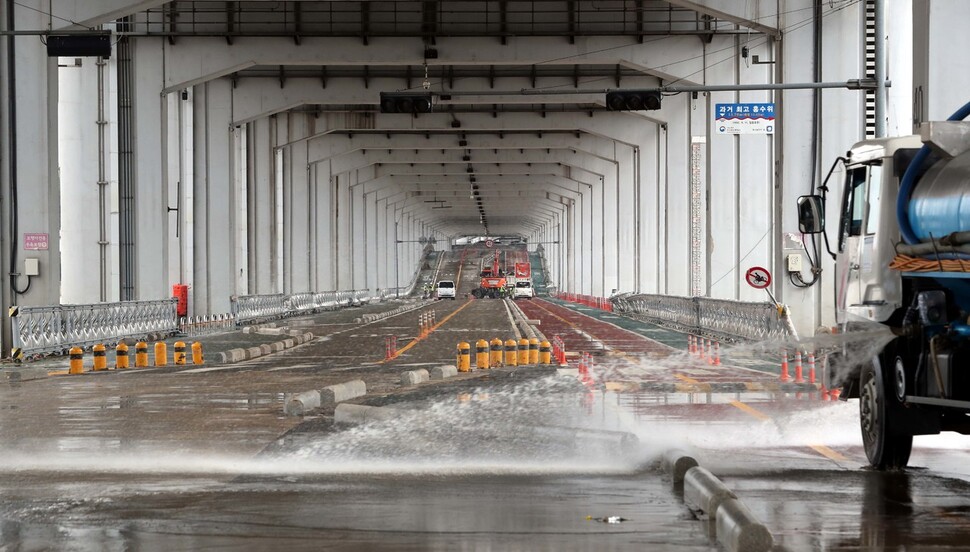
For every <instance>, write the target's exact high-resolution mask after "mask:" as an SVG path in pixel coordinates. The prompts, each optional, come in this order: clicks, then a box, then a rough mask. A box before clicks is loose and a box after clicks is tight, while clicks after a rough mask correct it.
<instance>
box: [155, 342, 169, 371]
mask: <svg viewBox="0 0 970 552" xmlns="http://www.w3.org/2000/svg"><path fill="white" fill-rule="evenodd" d="M166 365H168V346H167V345H165V342H164V341H159V342H158V343H156V344H155V366H166Z"/></svg>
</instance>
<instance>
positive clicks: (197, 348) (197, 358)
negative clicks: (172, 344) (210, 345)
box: [192, 341, 205, 365]
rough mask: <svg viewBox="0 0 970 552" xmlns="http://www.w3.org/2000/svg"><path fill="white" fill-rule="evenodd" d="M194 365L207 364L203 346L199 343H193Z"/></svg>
mask: <svg viewBox="0 0 970 552" xmlns="http://www.w3.org/2000/svg"><path fill="white" fill-rule="evenodd" d="M192 364H197V365H202V364H205V358H204V357H203V356H202V344H201V343H199V342H198V341H196V342H195V343H192Z"/></svg>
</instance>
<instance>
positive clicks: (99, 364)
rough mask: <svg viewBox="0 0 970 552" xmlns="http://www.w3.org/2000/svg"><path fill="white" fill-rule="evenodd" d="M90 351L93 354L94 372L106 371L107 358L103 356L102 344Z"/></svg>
mask: <svg viewBox="0 0 970 552" xmlns="http://www.w3.org/2000/svg"><path fill="white" fill-rule="evenodd" d="M91 351H92V352H93V353H94V371H95V372H102V371H104V370H107V369H108V357H107V356H105V350H104V344H103V343H98V344H97V345H95V346H94V347H91Z"/></svg>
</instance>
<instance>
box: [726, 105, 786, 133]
mask: <svg viewBox="0 0 970 552" xmlns="http://www.w3.org/2000/svg"><path fill="white" fill-rule="evenodd" d="M714 132H715V134H774V133H775V104H773V103H737V104H720V103H719V104H714Z"/></svg>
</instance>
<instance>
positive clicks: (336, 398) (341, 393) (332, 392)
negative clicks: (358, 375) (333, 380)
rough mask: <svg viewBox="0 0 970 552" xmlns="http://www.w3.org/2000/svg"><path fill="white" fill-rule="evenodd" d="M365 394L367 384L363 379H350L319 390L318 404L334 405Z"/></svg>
mask: <svg viewBox="0 0 970 552" xmlns="http://www.w3.org/2000/svg"><path fill="white" fill-rule="evenodd" d="M366 394H367V385H366V384H365V383H364V380H351V381H348V382H345V383H338V384H337V385H330V386H328V387H324V388H323V389H321V390H320V406H325V407H329V406H334V405H336V404H337V403H339V402H343V401H347V400H350V399H353V398H356V397H360V396H362V395H366Z"/></svg>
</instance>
